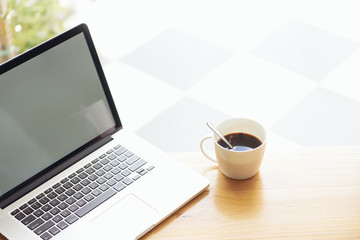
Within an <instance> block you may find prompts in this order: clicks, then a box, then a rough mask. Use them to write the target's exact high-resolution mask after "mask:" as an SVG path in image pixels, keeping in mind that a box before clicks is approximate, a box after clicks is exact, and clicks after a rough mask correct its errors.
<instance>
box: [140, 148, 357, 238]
mask: <svg viewBox="0 0 360 240" xmlns="http://www.w3.org/2000/svg"><path fill="white" fill-rule="evenodd" d="M174 156H176V158H178V159H179V160H180V161H182V162H184V163H185V164H187V165H189V166H191V167H192V168H194V169H195V170H196V171H198V172H199V173H201V174H202V175H204V176H205V177H207V178H208V179H210V187H209V189H208V190H207V191H205V192H204V193H202V194H201V195H200V196H198V197H197V198H196V199H194V200H193V201H192V202H190V203H189V204H188V205H186V206H185V207H183V208H182V209H180V210H179V211H178V212H177V213H175V214H174V215H172V216H171V217H170V218H168V219H167V220H166V221H164V222H163V223H161V224H160V225H159V226H157V227H156V228H155V229H153V230H152V231H151V232H149V233H148V234H147V235H145V236H144V238H143V239H197V240H199V239H206V240H208V239H337V240H338V239H360V147H343V148H338V147H337V148H316V149H296V150H290V149H289V150H281V151H278V150H276V151H275V150H274V151H272V150H271V149H267V152H266V153H265V158H264V161H263V163H262V166H261V168H260V172H259V173H258V174H257V175H255V176H254V177H253V178H251V179H248V180H243V181H238V180H231V179H228V178H226V177H225V176H224V175H222V174H221V173H220V172H219V170H218V169H217V167H216V166H215V165H214V164H213V163H212V162H210V161H208V160H207V159H206V158H205V157H203V156H202V154H201V153H192V154H176V155H174Z"/></svg>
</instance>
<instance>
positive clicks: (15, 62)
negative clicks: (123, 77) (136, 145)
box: [0, 23, 122, 209]
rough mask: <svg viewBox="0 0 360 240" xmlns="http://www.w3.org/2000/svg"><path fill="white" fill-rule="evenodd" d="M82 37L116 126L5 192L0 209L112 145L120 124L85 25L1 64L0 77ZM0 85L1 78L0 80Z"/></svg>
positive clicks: (0, 198)
mask: <svg viewBox="0 0 360 240" xmlns="http://www.w3.org/2000/svg"><path fill="white" fill-rule="evenodd" d="M78 34H84V37H85V40H86V43H87V46H88V48H89V52H90V54H91V57H92V60H93V62H94V66H95V68H96V71H97V73H98V76H99V79H100V82H101V85H102V88H103V90H104V93H105V96H106V99H107V102H108V104H109V108H110V111H111V113H112V116H113V120H114V122H115V125H114V126H113V127H111V128H110V129H108V130H106V131H105V132H103V133H102V134H100V135H98V136H97V137H95V138H94V139H92V140H90V141H89V142H87V143H85V144H84V145H82V146H81V147H79V148H78V149H76V150H74V151H73V152H71V153H70V154H68V155H66V156H64V157H63V158H61V159H59V160H58V161H56V162H55V163H53V164H52V165H50V166H48V167H46V168H45V169H43V170H42V171H40V172H39V173H37V174H35V175H34V176H32V177H30V178H29V179H27V180H25V181H24V182H22V183H21V184H19V185H17V186H15V187H14V188H12V189H11V190H9V191H7V192H6V193H4V194H3V195H1V196H0V208H2V209H4V208H5V207H7V206H8V205H10V204H11V203H13V202H14V201H16V200H17V199H19V198H21V197H22V196H24V195H25V194H27V193H29V192H30V191H32V190H33V189H35V188H36V187H38V186H40V185H41V184H43V183H44V182H46V181H48V180H49V179H51V178H52V177H54V176H56V175H57V174H59V173H60V172H62V171H63V170H65V169H67V168H68V167H69V166H71V165H73V164H74V163H76V162H78V161H79V160H81V159H82V158H84V157H85V156H86V155H88V154H90V153H91V152H93V151H95V150H96V149H98V148H100V147H101V146H103V145H104V144H106V143H107V142H109V141H111V140H112V138H111V135H112V134H114V133H115V132H117V131H119V130H121V129H122V124H121V121H120V118H119V115H118V112H117V110H116V106H115V102H114V100H113V98H112V95H111V92H110V88H109V86H108V84H107V81H106V78H105V74H104V72H103V69H102V66H101V63H100V60H99V57H98V55H97V52H96V49H95V45H94V43H93V41H92V38H91V35H90V32H89V29H88V26H87V25H86V24H84V23H83V24H80V25H78V26H76V27H74V28H72V29H70V30H68V31H66V32H64V33H62V34H59V35H57V36H55V37H53V38H52V39H50V40H48V41H46V42H44V43H42V44H40V45H38V46H36V47H34V48H32V49H30V50H28V51H26V52H24V53H22V54H20V55H18V56H16V57H14V58H13V59H10V60H9V61H7V62H4V63H3V64H1V65H0V76H1V74H3V73H6V72H7V71H9V70H11V69H13V68H16V67H17V66H19V65H21V64H23V63H25V62H27V61H28V60H30V59H32V58H34V57H36V56H38V55H40V54H41V53H44V52H46V51H47V50H49V49H51V48H53V47H55V46H57V45H59V44H61V43H63V42H65V41H66V40H68V39H70V38H72V37H74V36H76V35H78ZM0 81H1V77H0Z"/></svg>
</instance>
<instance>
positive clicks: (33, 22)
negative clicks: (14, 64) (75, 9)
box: [0, 0, 70, 61]
mask: <svg viewBox="0 0 360 240" xmlns="http://www.w3.org/2000/svg"><path fill="white" fill-rule="evenodd" d="M69 15H70V9H69V8H67V7H63V6H61V5H60V2H59V0H0V21H1V23H0V51H2V52H1V53H0V57H2V58H0V61H1V60H3V61H4V60H6V59H8V58H11V57H12V56H14V55H16V54H19V53H22V52H24V51H26V50H28V49H30V48H32V47H34V46H36V45H37V44H39V43H41V42H43V41H45V40H47V39H49V38H51V37H53V36H55V35H56V34H58V33H60V32H62V31H63V30H64V27H63V23H64V21H65V20H66V18H67V17H68V16H69Z"/></svg>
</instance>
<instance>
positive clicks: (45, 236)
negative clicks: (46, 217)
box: [40, 232, 52, 240]
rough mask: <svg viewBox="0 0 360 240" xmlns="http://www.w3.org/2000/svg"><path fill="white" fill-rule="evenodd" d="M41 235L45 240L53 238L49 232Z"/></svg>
mask: <svg viewBox="0 0 360 240" xmlns="http://www.w3.org/2000/svg"><path fill="white" fill-rule="evenodd" d="M40 237H41V239H43V240H48V239H50V238H52V236H51V234H50V233H48V232H46V233H44V234H42V235H41V236H40Z"/></svg>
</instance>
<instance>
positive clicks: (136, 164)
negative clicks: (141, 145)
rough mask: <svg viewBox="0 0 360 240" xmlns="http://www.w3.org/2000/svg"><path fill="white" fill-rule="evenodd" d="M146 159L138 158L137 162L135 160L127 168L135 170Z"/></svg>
mask: <svg viewBox="0 0 360 240" xmlns="http://www.w3.org/2000/svg"><path fill="white" fill-rule="evenodd" d="M145 163H146V161H145V160H144V159H139V160H138V161H137V162H135V163H134V164H133V165H131V166H130V167H129V168H128V169H129V170H130V171H132V172H134V171H136V170H137V169H138V168H139V167H142V166H143V165H144V164H145Z"/></svg>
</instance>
